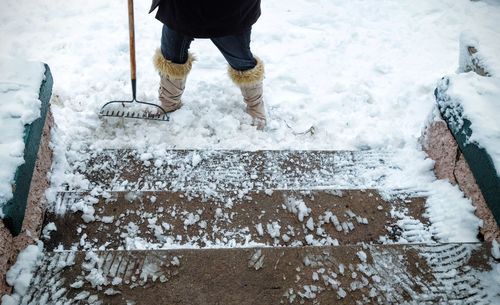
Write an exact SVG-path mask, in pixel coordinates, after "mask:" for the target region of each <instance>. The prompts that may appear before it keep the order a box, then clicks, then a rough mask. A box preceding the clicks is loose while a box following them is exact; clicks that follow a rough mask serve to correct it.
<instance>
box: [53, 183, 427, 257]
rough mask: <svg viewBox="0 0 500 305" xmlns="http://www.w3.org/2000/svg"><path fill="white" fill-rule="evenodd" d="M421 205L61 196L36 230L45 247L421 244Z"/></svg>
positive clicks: (291, 195)
mask: <svg viewBox="0 0 500 305" xmlns="http://www.w3.org/2000/svg"><path fill="white" fill-rule="evenodd" d="M424 205H425V199H424V198H421V197H411V196H409V197H406V198H404V197H402V196H400V198H399V199H390V200H387V199H384V198H383V197H381V195H380V194H379V193H378V192H377V191H376V190H334V191H331V190H330V191H328V190H323V191H319V190H316V191H273V192H264V191H260V192H259V191H251V192H247V193H245V194H242V195H241V198H239V199H238V198H237V199H234V200H233V199H230V198H227V199H226V200H219V199H216V198H212V199H208V200H204V199H202V198H200V197H188V196H186V195H185V194H184V193H174V192H111V193H104V194H101V195H100V196H96V197H94V196H92V195H90V194H88V193H73V192H66V193H60V194H59V197H58V201H57V204H56V205H55V212H52V213H49V214H48V215H47V216H46V219H45V222H46V228H47V229H46V230H45V231H44V232H45V233H46V234H45V235H46V236H47V238H48V236H50V238H48V239H47V240H46V246H47V247H48V248H49V249H53V248H56V247H59V246H62V247H63V249H70V248H71V247H73V246H76V247H78V249H101V250H102V249H158V248H164V247H169V248H170V247H179V246H182V247H202V248H205V247H250V246H255V245H267V246H303V245H304V246H305V245H338V244H340V245H345V244H356V243H359V242H366V243H382V242H388V241H389V242H390V241H399V242H425V241H430V240H431V233H429V228H428V221H427V219H425V218H424V217H423V216H422V215H423V213H424V210H425V206H424ZM63 212H64V213H63ZM60 213H63V214H60ZM51 229H55V230H53V231H52V232H51V231H50V230H51Z"/></svg>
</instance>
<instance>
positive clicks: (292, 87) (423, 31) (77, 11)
mask: <svg viewBox="0 0 500 305" xmlns="http://www.w3.org/2000/svg"><path fill="white" fill-rule="evenodd" d="M305 3H306V2H305V1H303V0H302V1H300V0H290V1H287V4H286V6H284V5H283V2H282V1H278V0H268V1H263V2H262V8H263V15H262V18H261V19H260V20H259V22H258V23H257V24H256V25H255V27H254V31H253V37H252V43H253V44H252V48H253V50H254V52H255V54H257V55H259V56H260V57H261V58H262V59H263V60H264V62H265V63H266V71H267V76H266V80H265V100H266V103H267V105H268V109H269V114H270V120H269V128H268V129H267V130H266V131H265V132H260V131H257V130H255V128H253V127H252V126H250V120H249V118H248V116H247V115H246V114H245V112H244V105H243V102H242V100H241V95H240V92H239V90H238V88H236V87H235V86H234V85H233V84H232V83H231V81H230V80H229V79H228V77H227V76H226V75H225V68H226V63H225V61H224V59H223V57H222V56H221V55H220V53H219V52H218V50H217V49H216V48H215V47H214V46H213V45H212V44H211V42H210V41H208V40H196V41H195V42H194V43H193V45H192V48H191V50H192V51H193V52H194V53H196V54H197V55H198V59H199V60H198V61H197V62H196V64H195V65H194V68H193V70H192V73H191V74H190V76H189V78H188V82H187V86H186V88H187V89H186V93H185V95H184V97H183V98H184V106H183V107H182V108H181V109H180V110H178V111H176V112H175V113H173V114H172V115H171V121H170V122H168V123H158V122H145V121H125V120H118V119H117V120H109V121H102V120H100V119H99V118H98V116H97V112H98V110H99V109H100V107H101V106H102V105H103V104H104V103H105V102H107V101H109V100H115V99H122V98H123V99H125V98H129V97H130V85H129V79H128V78H129V67H128V37H127V35H128V33H127V13H126V5H125V4H124V3H123V2H122V1H104V2H103V1H98V0H89V1H86V2H85V3H83V2H82V3H69V2H68V1H62V0H53V1H50V2H47V1H42V2H40V4H39V5H38V6H37V8H36V10H33V9H32V8H33V3H32V2H31V1H28V0H6V1H5V3H4V6H5V9H3V10H2V11H1V12H0V36H1V37H2V43H1V44H0V56H1V57H0V58H5V57H7V56H9V57H10V56H13V55H16V56H21V57H23V58H28V59H30V60H31V59H32V60H37V61H43V62H47V63H49V65H50V66H51V68H52V72H53V74H54V76H55V79H56V82H55V84H54V86H55V87H54V99H53V101H52V111H53V113H54V118H55V122H56V127H55V128H54V131H53V134H52V145H53V147H54V158H55V159H54V165H53V174H52V175H51V179H52V180H51V182H52V188H51V189H50V190H49V192H48V199H49V201H55V200H54V199H55V194H56V193H57V191H59V190H61V189H62V188H63V186H65V185H67V186H68V188H69V189H70V190H84V191H88V190H89V188H90V182H89V181H88V180H87V179H85V178H83V176H82V175H81V174H79V173H76V172H75V171H74V168H73V167H72V166H71V165H70V164H71V163H74V162H79V161H80V162H81V160H85V157H86V156H88V154H89V151H101V150H104V149H116V148H131V149H137V150H138V151H140V156H141V158H140V160H142V161H141V162H143V163H144V164H145V165H148V166H152V165H154V167H156V168H159V167H161V166H162V165H163V164H168V163H169V161H170V160H162V159H160V158H159V156H161V155H162V153H163V152H165V151H166V150H168V149H238V150H241V149H244V150H258V149H273V150H276V149H285V150H286V149H303V150H310V149H317V150H320V149H325V150H368V149H372V150H375V151H384V150H389V151H396V152H397V156H396V157H395V158H396V159H395V162H396V164H395V166H394V168H397V169H398V170H397V171H395V172H394V173H395V174H393V173H391V174H389V173H387V175H386V176H384V177H385V180H384V181H383V182H380V184H375V182H373V185H376V186H377V187H379V188H380V190H381V191H382V192H388V194H389V193H390V192H389V191H390V190H392V189H395V188H398V189H405V190H410V191H412V190H413V191H421V192H422V193H423V194H425V195H426V196H428V200H427V214H428V216H429V218H430V220H431V222H432V224H431V229H430V230H431V232H422V234H420V237H421V238H422V240H421V241H427V242H429V241H431V238H434V237H436V238H437V240H439V241H444V242H452V241H477V239H476V235H477V234H476V233H477V228H478V227H479V223H480V221H479V219H477V218H476V217H475V216H474V215H473V212H474V209H473V207H472V204H471V202H470V200H468V199H466V198H464V197H463V194H462V193H461V192H460V190H459V189H458V188H457V187H454V186H452V185H451V184H449V183H448V182H446V181H437V180H436V177H435V176H434V174H433V172H432V167H433V162H432V161H431V160H429V159H428V158H427V156H426V155H425V153H423V152H422V150H421V149H420V143H419V137H420V135H421V130H422V128H423V127H424V125H425V124H426V123H427V118H428V115H429V113H430V112H431V111H432V109H433V108H434V103H435V100H434V96H433V90H434V88H435V86H436V83H437V81H438V80H439V79H440V78H441V77H442V76H443V75H447V74H450V73H453V72H454V71H456V69H457V58H458V57H459V51H460V48H459V47H458V41H459V38H460V35H461V33H463V32H464V31H466V30H470V31H471V32H472V33H475V35H476V34H477V35H478V37H482V38H481V40H480V42H481V46H483V45H487V43H486V42H487V41H486V42H485V41H484V39H486V40H488V39H489V40H493V39H494V37H496V36H492V35H490V34H491V33H496V34H498V31H499V29H500V18H498V16H499V15H500V6H499V5H498V3H495V2H492V1H486V2H485V1H479V2H475V1H474V2H473V1H469V0H442V1H435V0H422V1H419V2H418V5H417V4H415V2H414V1H410V0H403V1H395V0H381V1H368V2H367V1H362V0H353V1H341V0H312V1H307V5H304V4H305ZM148 6H149V3H148V2H147V1H143V2H137V3H136V40H137V44H136V47H137V63H138V98H139V99H140V100H143V101H156V95H157V86H158V81H159V79H158V75H157V73H156V71H154V68H153V66H152V63H151V56H152V54H153V52H154V50H155V49H156V48H157V47H158V45H159V38H160V33H161V25H160V24H159V22H158V21H156V20H155V19H154V17H153V15H147V14H146V11H147V9H148ZM26 11H29V12H30V13H29V14H26ZM20 16H23V18H21V17H20ZM68 33H70V34H68ZM496 34H495V35H496ZM483 37H486V38H483ZM488 37H491V38H488ZM466 39H467V37H466V35H462V41H463V42H464V41H466ZM488 45H489V44H488ZM34 46H36V47H34ZM481 50H483V48H481ZM490 53H492V51H491V50H490V49H488V47H486V48H484V54H490ZM486 57H487V58H490V57H489V56H486ZM491 58H493V60H496V59H497V58H498V57H496V56H493V57H491ZM488 64H489V65H491V66H493V67H496V63H495V62H489V63H488ZM16 67H22V65H18V66H17V65H16ZM3 71H4V69H3V68H2V72H3ZM0 77H3V76H0ZM462 77H470V78H473V76H462ZM7 79H9V81H11V79H12V78H7ZM469 81H470V80H469ZM479 86H481V87H479ZM484 86H488V83H483V82H481V85H478V86H475V87H473V88H472V89H473V90H476V91H477V90H478V88H480V90H485V91H484V92H495V91H492V90H493V89H491V88H489V87H484ZM488 90H489V91H488ZM1 106H2V105H0V107H1ZM33 117H34V116H32V118H33ZM477 136H479V135H477ZM481 140H483V139H482V138H481ZM17 148H19V147H17ZM11 149H12V148H11V147H10V146H9V150H11ZM187 160H188V161H189V162H190V164H191V166H190V167H187V168H184V169H182V170H186V171H189V170H192V169H193V168H195V167H201V166H202V165H203V163H204V162H203V158H202V155H200V154H191V155H189V156H187ZM2 161H3V157H2ZM17 161H19V160H18V159H17ZM82 163H83V162H82ZM2 164H3V162H2ZM80 166H81V168H82V169H84V168H85V166H87V164H81V165H80ZM103 166H104V165H103ZM239 170H241V171H244V170H245V169H239ZM376 170H377V169H374V171H376ZM249 174H250V175H252V177H253V178H255V176H254V174H253V173H249ZM354 175H356V176H357V177H359V178H360V180H362V179H363V178H366V180H367V181H370V182H372V181H371V180H370V178H371V176H370V173H368V172H365V171H363V172H356V173H354ZM342 178H344V177H339V178H338V179H339V180H342ZM9 181H10V180H9ZM346 181H347V183H346V184H343V186H345V187H346V188H349V187H354V186H353V185H352V184H351V185H350V184H349V183H348V182H349V181H348V180H346ZM127 184H128V182H126V181H125V182H124V183H123V184H122V185H120V186H116V187H117V189H122V190H126V189H127ZM370 185H372V184H370ZM9 188H10V186H9ZM248 189H251V187H250V186H249V185H246V186H244V187H242V189H241V190H240V195H241V197H244V196H245V195H246V194H247V191H248ZM215 191H216V188H215V186H214V187H210V188H209V189H207V192H215ZM272 192H273V190H266V194H268V195H272V194H273V193H272ZM99 193H100V192H99V191H98V190H96V192H92V193H91V196H89V198H88V199H86V200H85V201H83V202H78V203H75V205H74V206H72V208H71V210H70V211H71V212H75V211H82V212H83V216H82V217H83V218H84V220H85V221H88V222H90V221H94V220H95V215H94V214H95V210H94V208H93V207H92V205H93V204H95V202H96V201H95V198H96V197H97V196H98V194H99ZM103 194H104V193H103ZM126 197H127V199H128V200H129V201H131V202H132V201H134V200H135V199H137V196H136V193H134V192H130V193H128V194H127V196H126ZM152 201H153V202H154V200H152ZM232 205H233V203H232V202H230V203H229V204H228V208H230V207H231V206H232ZM284 209H285V210H287V211H288V212H290V213H293V214H294V215H296V216H297V219H298V220H299V221H300V222H304V219H305V218H307V221H306V223H305V225H306V226H308V227H309V228H310V229H311V231H312V230H313V229H314V223H310V222H309V220H310V221H311V222H312V218H309V215H310V213H311V209H310V208H309V207H307V206H306V204H305V203H304V202H303V201H302V200H299V199H296V198H288V200H287V202H286V206H285V207H284ZM380 209H383V207H382V206H380ZM172 213H175V212H174V211H172ZM173 216H174V215H173ZM183 216H185V217H184V221H185V222H183V224H184V225H186V226H190V225H194V224H195V223H198V222H199V221H200V219H199V216H198V215H197V214H188V215H183ZM355 216H356V215H351V218H352V219H353V220H352V221H354V219H356V222H357V223H365V220H364V219H360V221H358V219H357V218H356V217H355ZM222 217H225V216H224V215H223V211H222V209H220V208H218V209H217V210H216V218H222ZM339 217H340V215H339ZM101 220H102V221H104V222H107V221H108V220H109V219H101ZM328 221H330V222H331V223H332V224H333V225H334V226H335V227H336V229H337V230H338V231H344V232H347V231H349V230H352V229H353V228H354V224H353V222H351V221H347V222H341V221H339V219H338V217H337V216H336V215H333V214H332V215H330V217H329V218H328ZM402 223H405V224H407V225H411V221H408V220H405V221H402ZM116 225H117V226H119V225H121V226H126V228H127V233H126V236H124V237H123V238H124V239H126V243H125V244H126V246H125V248H126V249H151V248H158V247H160V245H153V244H151V243H150V242H148V241H147V240H145V239H143V238H142V237H141V236H140V234H139V233H140V232H139V228H138V226H137V224H134V223H119V220H117V222H116ZM162 226H163V227H165V226H169V227H170V225H168V224H166V225H165V226H164V224H162ZM151 227H152V228H153V229H154V230H155V232H156V233H158V235H161V233H162V231H161V230H163V229H162V227H160V226H159V225H157V224H156V223H155V222H153V221H152V223H151ZM255 228H256V230H257V232H258V234H259V235H260V236H263V235H264V234H265V233H268V234H269V236H271V238H275V239H277V238H282V239H283V240H285V239H288V238H290V236H293V235H291V234H290V235H289V234H288V232H286V234H284V235H282V234H281V233H283V232H281V233H280V231H281V225H280V224H279V223H278V222H276V221H270V222H267V220H266V222H264V220H263V224H262V223H259V224H255ZM165 229H166V228H165ZM215 229H216V228H214V231H215ZM266 229H267V231H265V230H266ZM283 229H284V231H286V228H283ZM167 230H168V229H167ZM422 230H423V229H422ZM306 236H307V238H306V240H307V243H308V244H314V245H316V244H320V242H319V241H317V240H315V239H314V235H313V234H308V235H306ZM81 238H82V243H83V244H85V238H86V235H83V236H81ZM164 238H165V239H166V241H165V243H164V247H166V248H176V247H180V246H179V245H180V243H179V242H178V241H180V240H182V236H180V235H179V236H177V237H176V236H168V237H167V236H165V237H164ZM229 240H231V238H228V239H227V241H226V242H218V243H216V244H215V245H214V244H208V245H207V247H213V246H220V245H221V244H224V245H226V246H227V245H230V244H231V243H230V242H229ZM335 242H336V241H335ZM332 243H333V241H332ZM337 243H338V242H337ZM251 245H252V241H249V242H248V243H247V244H246V246H251ZM185 247H189V244H188V246H185ZM363 257H364V256H363V255H362V254H361V257H360V256H359V253H358V258H360V259H361V260H362V258H363ZM89 260H90V261H91V262H93V263H92V264H91V266H90V265H89V268H88V269H87V270H86V275H85V276H86V277H87V278H88V279H87V280H89V281H91V282H92V283H93V284H95V285H99V284H100V283H102V278H100V277H99V275H100V269H99V262H98V261H97V262H96V261H93V259H92V257H89ZM344 271H345V272H347V271H346V270H345V266H343V265H341V266H339V272H340V273H342V274H343V273H344ZM147 277H148V275H146V278H147ZM21 286H22V285H21ZM357 287H358V285H357V284H355V287H354V288H356V289H357ZM21 288H22V287H21ZM307 289H309V290H307ZM346 289H347V288H346ZM21 290H22V289H21ZM304 291H305V292H306V294H307V295H311V294H312V293H315V292H314V291H313V289H311V287H308V288H305V287H304ZM337 293H338V295H339V297H340V298H344V297H346V296H347V293H346V291H345V290H344V289H342V288H339V289H338V290H337ZM290 295H292V292H290ZM81 297H82V299H87V298H88V299H90V298H91V297H93V296H91V295H90V294H89V293H86V294H85V292H82V295H81Z"/></svg>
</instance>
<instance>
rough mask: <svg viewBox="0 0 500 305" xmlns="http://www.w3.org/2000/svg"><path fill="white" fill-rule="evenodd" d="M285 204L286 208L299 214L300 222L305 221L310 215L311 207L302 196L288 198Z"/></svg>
mask: <svg viewBox="0 0 500 305" xmlns="http://www.w3.org/2000/svg"><path fill="white" fill-rule="evenodd" d="M285 205H286V206H285V208H286V210H288V212H290V213H293V214H295V215H297V218H298V219H299V221H300V222H303V221H304V217H307V216H309V213H311V209H310V208H308V207H307V206H306V203H305V202H304V200H302V199H300V198H293V197H290V198H287V200H286V203H285Z"/></svg>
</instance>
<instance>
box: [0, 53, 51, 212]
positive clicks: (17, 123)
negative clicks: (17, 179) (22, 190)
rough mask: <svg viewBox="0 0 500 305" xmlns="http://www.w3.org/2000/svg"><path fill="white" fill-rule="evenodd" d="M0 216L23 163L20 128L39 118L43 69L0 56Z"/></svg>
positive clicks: (22, 129)
mask: <svg viewBox="0 0 500 305" xmlns="http://www.w3.org/2000/svg"><path fill="white" fill-rule="evenodd" d="M0 71H2V73H0V130H1V131H2V136H1V137H0V160H1V163H0V214H1V207H2V206H3V205H4V204H5V203H6V202H7V201H9V200H10V199H11V198H12V196H13V194H12V184H13V183H14V175H15V173H16V170H17V167H18V166H20V165H21V164H23V163H24V139H23V136H24V127H25V125H27V124H30V123H32V122H33V121H35V120H36V119H37V118H39V117H40V106H41V102H40V101H39V100H38V93H39V90H40V84H41V82H42V80H43V77H44V72H45V68H44V66H43V64H41V63H34V62H26V61H22V60H19V59H16V58H12V57H7V56H1V55H0Z"/></svg>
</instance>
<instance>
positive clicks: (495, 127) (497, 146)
mask: <svg viewBox="0 0 500 305" xmlns="http://www.w3.org/2000/svg"><path fill="white" fill-rule="evenodd" d="M449 79H450V85H449V88H448V90H447V91H446V93H447V95H448V96H450V100H449V103H451V104H452V105H451V106H454V107H456V106H458V105H460V107H461V108H463V118H466V119H468V120H469V121H471V129H472V135H471V137H470V138H469V141H471V142H476V143H478V144H479V146H480V147H483V148H484V149H486V151H487V152H488V154H489V155H490V156H491V158H492V159H493V163H494V165H495V168H496V171H497V175H499V176H500V124H499V123H498V118H499V117H500V78H499V77H494V76H492V77H483V76H480V75H477V74H476V73H474V72H469V73H461V74H458V75H453V76H450V78H449Z"/></svg>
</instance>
